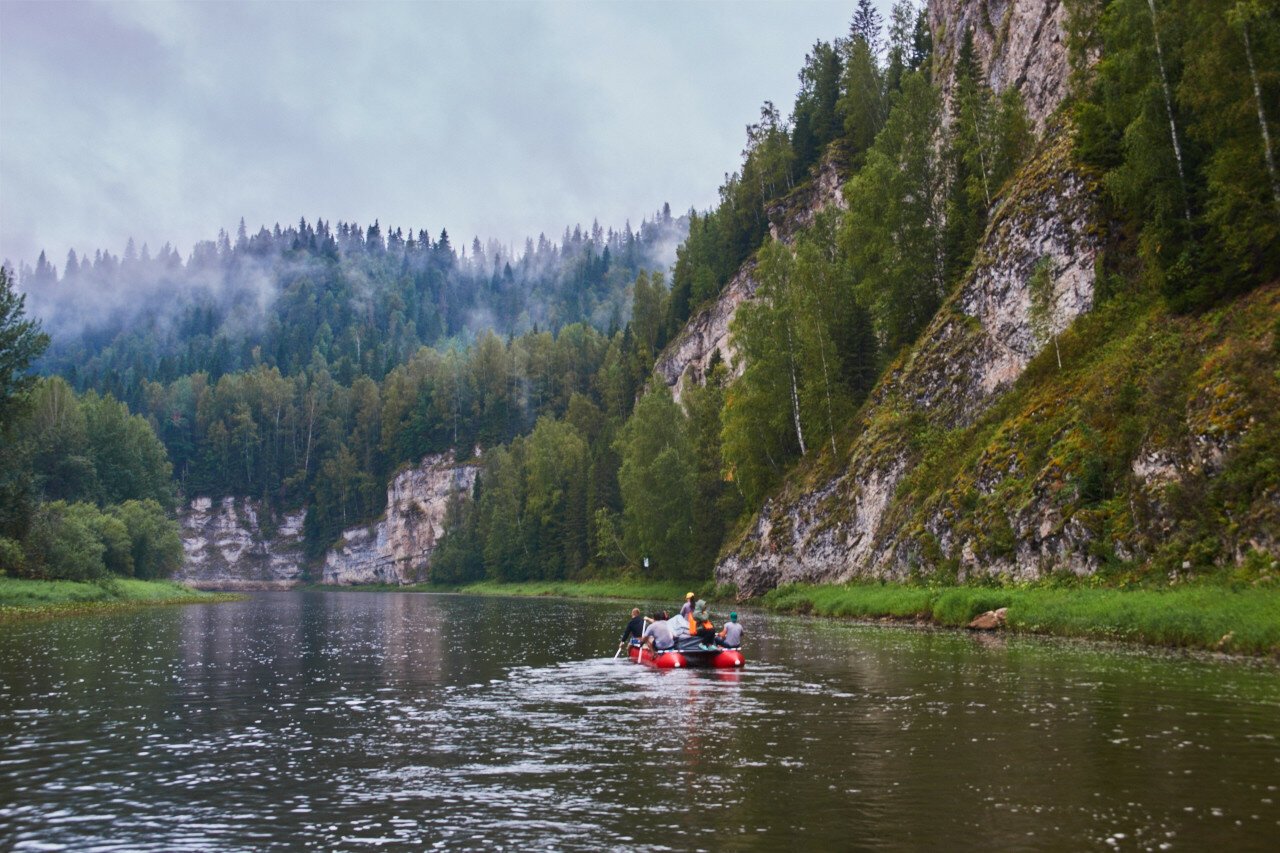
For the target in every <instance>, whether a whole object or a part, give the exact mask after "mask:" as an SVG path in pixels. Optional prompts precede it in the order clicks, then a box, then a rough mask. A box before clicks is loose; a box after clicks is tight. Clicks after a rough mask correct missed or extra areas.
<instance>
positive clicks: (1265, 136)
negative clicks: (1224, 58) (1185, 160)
mask: <svg viewBox="0 0 1280 853" xmlns="http://www.w3.org/2000/svg"><path fill="white" fill-rule="evenodd" d="M1240 34H1241V36H1243V37H1244V55H1245V58H1246V59H1248V61H1249V80H1250V82H1252V83H1253V100H1254V102H1255V103H1257V105H1258V128H1259V129H1260V130H1261V131H1262V153H1263V155H1264V156H1265V157H1266V160H1267V174H1268V175H1269V176H1270V177H1271V197H1272V198H1273V199H1274V200H1275V203H1276V207H1277V208H1280V178H1277V177H1276V160H1275V155H1273V154H1272V153H1271V131H1269V130H1268V129H1267V114H1266V112H1265V111H1264V109H1263V106H1262V87H1261V86H1260V85H1259V84H1258V69H1257V66H1255V65H1254V63H1253V45H1252V44H1251V43H1250V42H1249V23H1248V22H1247V21H1243V20H1242V21H1241V22H1240Z"/></svg>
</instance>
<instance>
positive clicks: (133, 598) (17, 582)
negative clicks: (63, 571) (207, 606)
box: [0, 577, 241, 621]
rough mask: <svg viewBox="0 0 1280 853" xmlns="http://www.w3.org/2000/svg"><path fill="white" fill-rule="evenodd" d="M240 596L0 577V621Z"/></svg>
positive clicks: (136, 584)
mask: <svg viewBox="0 0 1280 853" xmlns="http://www.w3.org/2000/svg"><path fill="white" fill-rule="evenodd" d="M240 597H241V596H236V595H226V594H220V593H211V592H201V591H199V590H194V589H191V588H190V587H185V586H183V585H182V584H179V583H174V582H173V581H143V580H135V579H132V578H111V579H109V580H105V581H102V582H101V583H80V582H77V581H43V580H25V579H21V578H7V577H0V621H7V620H12V619H23V618H29V617H32V616H64V615H71V614H75V613H89V612H95V611H100V610H111V609H120V608H125V607H136V606H142V605H152V604H193V603H205V602H215V601H234V600H237V599H239V598H240Z"/></svg>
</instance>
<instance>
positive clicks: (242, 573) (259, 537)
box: [174, 498, 304, 590]
mask: <svg viewBox="0 0 1280 853" xmlns="http://www.w3.org/2000/svg"><path fill="white" fill-rule="evenodd" d="M303 515H304V513H303V512H301V511H298V512H294V513H289V514H287V515H285V516H284V517H283V518H282V519H280V521H279V524H278V526H273V525H271V524H264V523H263V522H264V519H266V518H268V517H269V513H264V512H263V510H262V507H261V506H260V505H259V503H258V501H254V500H249V499H247V498H223V499H222V500H220V501H218V502H216V503H215V502H214V501H213V500H212V499H210V498H196V499H195V500H193V501H192V502H191V503H190V505H189V506H188V507H187V508H186V510H185V511H183V512H182V513H180V515H179V522H180V524H181V526H182V548H183V550H184V551H185V552H186V559H185V560H184V561H183V564H182V568H181V569H179V570H178V571H177V572H176V573H175V574H174V580H177V581H179V582H181V583H185V584H187V585H189V586H193V587H196V588H197V589H226V590H250V589H288V588H290V587H294V586H297V585H298V584H300V583H302V580H303V554H302V519H303Z"/></svg>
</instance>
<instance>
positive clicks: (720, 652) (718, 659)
mask: <svg viewBox="0 0 1280 853" xmlns="http://www.w3.org/2000/svg"><path fill="white" fill-rule="evenodd" d="M627 657H628V658H630V659H631V661H632V662H633V663H642V664H645V665H646V666H652V667H654V668H656V669H699V668H702V669H741V668H742V667H743V666H745V665H746V663H747V659H746V658H744V657H743V656H742V650H741V649H724V648H718V647H717V648H714V649H707V648H703V647H702V646H693V647H692V648H683V649H681V648H674V649H665V650H664V649H659V650H658V651H657V652H656V653H655V652H654V651H652V650H651V649H648V648H646V647H644V646H641V645H638V644H636V643H630V644H629V645H628V646H627Z"/></svg>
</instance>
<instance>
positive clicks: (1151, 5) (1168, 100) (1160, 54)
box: [1147, 0, 1191, 222]
mask: <svg viewBox="0 0 1280 853" xmlns="http://www.w3.org/2000/svg"><path fill="white" fill-rule="evenodd" d="M1147 8H1148V9H1149V10H1151V37H1152V38H1153V39H1154V40H1155V44H1156V65H1157V66H1158V67H1159V69H1160V87H1161V89H1162V90H1163V91H1164V110H1165V113H1166V114H1168V116H1169V138H1170V139H1171V140H1172V141H1173V156H1174V159H1175V160H1177V161H1178V184H1179V186H1181V187H1182V214H1183V216H1185V217H1186V219H1187V221H1188V222H1190V221H1191V206H1190V205H1189V204H1188V203H1187V178H1186V175H1185V174H1184V173H1183V170H1182V145H1181V144H1179V142H1178V125H1177V124H1176V123H1175V122H1174V120H1173V96H1172V95H1171V94H1170V93H1169V77H1168V75H1167V74H1165V70H1164V51H1163V50H1162V49H1161V47H1160V28H1159V26H1157V24H1156V0H1147Z"/></svg>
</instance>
